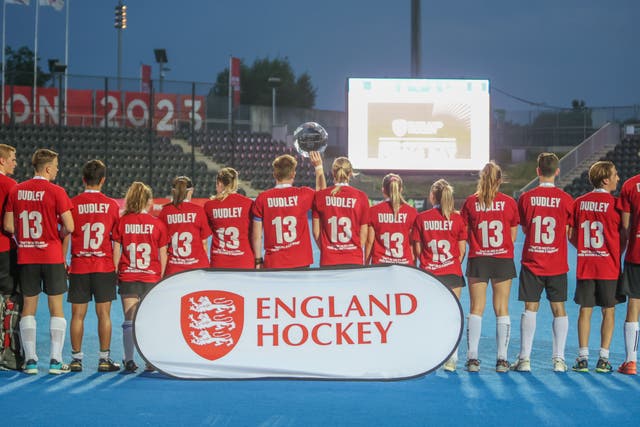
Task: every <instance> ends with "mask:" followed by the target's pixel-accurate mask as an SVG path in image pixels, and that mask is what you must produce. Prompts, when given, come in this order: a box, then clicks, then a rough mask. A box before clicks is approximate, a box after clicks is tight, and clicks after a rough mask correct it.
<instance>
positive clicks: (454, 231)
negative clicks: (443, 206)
mask: <svg viewBox="0 0 640 427" xmlns="http://www.w3.org/2000/svg"><path fill="white" fill-rule="evenodd" d="M413 238H414V240H416V241H419V242H420V243H421V244H422V252H421V253H420V254H418V257H419V259H420V268H421V269H423V270H427V271H429V272H431V273H432V274H434V275H437V276H442V275H446V274H455V275H456V276H462V268H461V266H460V247H459V245H458V243H459V242H460V241H463V240H466V238H467V230H466V224H465V223H464V220H463V219H462V216H460V214H459V213H457V212H451V214H450V215H449V219H447V218H446V217H445V216H444V215H443V214H442V212H441V211H440V209H438V208H432V209H429V210H427V211H425V212H421V213H420V214H418V216H417V217H416V220H415V225H414V229H413Z"/></svg>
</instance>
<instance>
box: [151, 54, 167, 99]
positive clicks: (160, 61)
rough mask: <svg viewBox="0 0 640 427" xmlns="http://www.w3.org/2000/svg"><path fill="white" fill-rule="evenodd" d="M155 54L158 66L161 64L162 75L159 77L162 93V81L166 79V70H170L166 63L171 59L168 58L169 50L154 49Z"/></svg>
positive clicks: (160, 71)
mask: <svg viewBox="0 0 640 427" xmlns="http://www.w3.org/2000/svg"><path fill="white" fill-rule="evenodd" d="M153 54H154V55H155V57H156V62H157V63H158V66H159V73H160V75H159V76H158V77H159V80H160V93H162V82H163V80H164V72H165V71H169V68H168V67H166V66H165V64H167V63H168V62H169V60H168V59H167V50H166V49H153Z"/></svg>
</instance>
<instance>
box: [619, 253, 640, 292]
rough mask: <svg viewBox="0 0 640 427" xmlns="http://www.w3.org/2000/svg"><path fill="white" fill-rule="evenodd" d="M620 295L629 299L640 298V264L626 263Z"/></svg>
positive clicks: (621, 280)
mask: <svg viewBox="0 0 640 427" xmlns="http://www.w3.org/2000/svg"><path fill="white" fill-rule="evenodd" d="M619 286H620V287H619V290H618V293H619V294H621V295H626V296H628V297H629V298H640V264H631V263H630V262H625V263H624V270H623V271H622V276H621V277H620V283H619Z"/></svg>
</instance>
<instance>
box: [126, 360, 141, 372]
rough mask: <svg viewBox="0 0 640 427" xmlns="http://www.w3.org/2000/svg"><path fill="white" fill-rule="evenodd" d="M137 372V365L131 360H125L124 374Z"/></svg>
mask: <svg viewBox="0 0 640 427" xmlns="http://www.w3.org/2000/svg"><path fill="white" fill-rule="evenodd" d="M137 370H138V365H136V362H134V361H133V360H127V361H126V362H124V371H125V372H135V371H137Z"/></svg>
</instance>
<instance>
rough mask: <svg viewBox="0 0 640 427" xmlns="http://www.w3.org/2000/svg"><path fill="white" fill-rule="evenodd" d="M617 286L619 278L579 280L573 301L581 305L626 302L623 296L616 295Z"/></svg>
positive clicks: (608, 305)
mask: <svg viewBox="0 0 640 427" xmlns="http://www.w3.org/2000/svg"><path fill="white" fill-rule="evenodd" d="M617 287H618V280H598V279H585V280H578V283H577V284H576V295H575V296H574V297H573V301H574V302H575V303H576V304H578V305H579V306H581V307H594V306H598V307H603V308H610V307H614V306H615V305H616V304H618V303H621V302H624V299H623V298H620V297H619V296H616V294H617Z"/></svg>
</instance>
